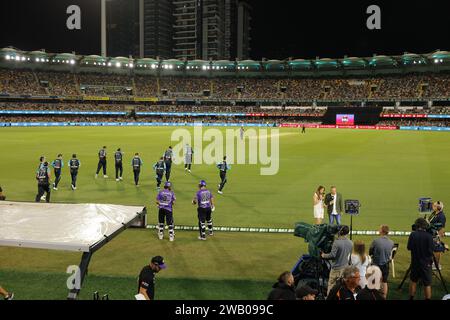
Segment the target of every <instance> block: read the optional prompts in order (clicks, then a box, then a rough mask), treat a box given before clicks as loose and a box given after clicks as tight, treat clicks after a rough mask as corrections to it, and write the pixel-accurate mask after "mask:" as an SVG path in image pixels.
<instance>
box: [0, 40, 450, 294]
mask: <svg viewBox="0 0 450 320" xmlns="http://www.w3.org/2000/svg"><path fill="white" fill-rule="evenodd" d="M449 66H450V53H448V52H445V51H437V52H433V53H429V54H422V55H412V54H405V55H403V56H393V57H387V56H374V57H365V58H344V59H334V60H333V59H318V60H302V59H298V60H286V61H273V60H271V61H231V62H230V61H199V60H196V61H181V60H171V61H164V60H157V59H130V58H123V57H116V58H113V57H99V56H78V55H75V54H52V53H47V52H45V51H33V52H23V51H20V50H17V49H14V48H4V49H1V50H0V131H1V134H2V143H3V146H2V147H3V150H7V151H8V152H2V156H1V157H0V177H1V179H2V181H0V183H1V184H2V185H1V186H2V189H3V195H5V196H6V198H7V200H9V201H30V200H32V199H33V198H34V197H35V189H36V186H35V180H34V179H33V177H34V174H35V171H36V167H37V165H38V163H37V159H38V158H39V156H41V155H46V156H47V160H49V161H51V160H53V157H55V158H56V157H57V155H58V154H62V155H63V156H62V157H63V158H64V161H65V163H67V161H68V160H69V158H70V156H71V155H72V154H73V153H76V155H77V157H78V158H79V159H80V161H81V167H80V170H79V171H80V173H79V178H78V182H77V190H76V191H75V190H71V189H70V182H69V172H68V169H67V166H66V167H65V168H64V169H63V174H62V181H61V183H60V186H59V189H58V190H57V191H56V190H55V192H53V191H52V202H56V203H77V204H83V203H93V202H94V203H113V204H116V205H133V206H141V205H142V206H143V205H145V206H148V207H149V208H151V209H150V210H149V219H150V220H149V226H151V227H152V228H153V227H155V226H156V224H157V222H156V218H155V217H156V214H155V213H156V209H155V208H154V199H155V197H156V191H155V186H156V183H155V178H154V172H153V171H152V170H151V167H152V165H153V163H155V162H156V161H157V160H158V159H159V157H160V156H161V155H162V154H163V152H164V150H166V149H167V148H168V146H169V145H170V144H171V141H170V136H171V133H172V132H173V130H174V129H175V128H176V127H184V126H186V127H187V128H186V130H187V131H188V132H190V133H192V132H193V130H194V129H193V128H191V127H193V126H199V125H200V124H202V125H203V126H205V127H208V126H215V127H218V128H219V131H220V132H222V133H223V132H224V131H225V130H226V127H230V126H233V127H241V126H242V127H256V128H257V127H259V128H263V129H268V132H269V134H270V132H271V129H276V130H278V128H280V132H279V133H277V138H279V139H280V171H279V173H278V174H277V175H274V176H268V177H263V176H260V175H259V171H258V170H257V169H256V168H255V167H254V166H249V165H242V166H240V165H233V166H232V169H231V170H230V173H229V175H228V182H227V185H226V187H225V189H224V194H223V195H222V194H220V195H219V194H217V189H216V186H217V183H218V182H220V180H219V172H218V169H217V168H216V167H214V166H209V165H203V164H202V165H200V164H199V165H197V164H195V163H194V164H193V166H192V174H188V173H187V172H186V171H185V169H184V167H183V166H176V165H174V166H173V172H172V176H171V181H172V182H173V186H174V192H175V193H176V195H177V203H176V206H175V208H174V219H175V230H176V241H175V242H174V243H169V242H168V241H159V240H158V239H157V236H156V232H155V233H153V230H152V232H150V231H149V230H144V229H143V230H132V231H127V232H124V233H123V234H121V235H120V236H119V237H118V238H117V239H116V240H115V241H112V242H111V244H110V245H108V246H106V247H105V249H104V250H101V251H100V252H99V253H98V255H97V256H96V259H94V261H93V262H92V266H91V269H90V271H91V273H90V274H89V276H88V277H87V279H86V289H85V291H84V292H83V291H82V292H81V298H83V299H90V298H91V293H92V292H93V291H101V292H108V293H109V294H110V297H111V298H113V299H132V298H133V297H134V294H135V293H136V292H135V289H136V275H137V274H136V273H137V272H138V271H139V270H140V268H142V265H143V264H144V263H147V262H148V261H147V260H148V258H149V257H150V256H154V255H157V254H161V255H164V257H165V259H166V262H167V264H168V266H169V267H168V269H167V272H165V273H163V274H161V278H160V279H158V281H159V282H158V290H160V291H161V295H158V296H157V297H158V299H160V298H161V299H187V298H188V299H264V298H266V297H267V293H268V291H269V290H270V286H271V285H272V284H273V280H274V279H275V278H276V276H277V275H278V274H280V273H281V272H282V271H283V270H284V269H286V270H289V269H290V268H292V267H293V266H294V264H295V262H296V261H297V260H298V258H299V255H300V254H301V253H306V252H307V245H306V244H304V243H303V242H302V241H299V239H293V237H292V234H291V233H292V232H291V231H292V228H293V227H294V224H295V223H296V222H298V221H301V220H302V221H307V222H312V221H313V215H312V214H313V212H312V195H313V192H314V191H315V190H316V188H317V186H318V185H319V184H324V185H326V189H327V192H328V189H329V186H331V185H337V186H338V190H339V192H342V193H343V194H344V198H345V199H348V198H350V197H351V198H357V199H360V200H361V202H362V203H363V205H364V207H363V209H362V210H363V217H361V218H360V217H357V218H355V229H354V230H355V231H357V232H355V234H354V236H355V237H356V238H357V239H358V240H361V241H364V242H365V243H366V245H367V246H368V245H369V243H371V242H372V241H373V239H374V238H375V237H376V230H377V229H378V228H379V226H380V224H382V223H387V224H389V225H390V227H391V230H392V234H391V235H390V236H391V237H392V238H393V240H394V241H395V242H396V243H398V244H399V252H398V254H397V256H396V261H395V263H396V272H397V276H396V278H395V279H394V278H392V280H391V283H390V285H391V287H393V286H396V285H398V284H399V282H400V281H401V277H402V276H403V274H404V273H405V271H406V269H407V268H408V266H409V261H410V260H409V252H408V251H407V250H406V241H407V238H406V235H408V234H409V231H410V228H411V224H412V223H413V222H414V219H415V218H416V216H417V214H416V211H417V210H416V202H417V201H416V200H417V198H418V197H421V196H424V195H430V196H432V197H434V198H436V199H442V200H443V201H445V197H446V196H448V186H447V185H446V183H447V181H448V179H449V178H450V176H449V171H448V170H447V169H446V168H447V167H448V165H447V159H448V155H449V154H450V149H449V146H450V143H448V142H449V136H448V133H447V132H436V133H434V132H420V131H450V75H449V70H450V67H449ZM338 121H339V122H338ZM53 127H55V128H53ZM119 127H121V128H119ZM298 127H300V128H302V127H305V128H308V130H307V133H306V134H305V135H302V133H301V130H299V129H298ZM309 128H312V130H309ZM341 128H345V129H347V130H334V129H341ZM316 129H317V130H316ZM322 129H323V130H322ZM325 129H327V130H325ZM352 129H367V130H358V131H356V130H352ZM368 129H374V130H368ZM401 130H404V131H401ZM310 133H311V134H310ZM103 145H105V146H108V149H107V150H108V155H107V157H108V161H109V162H108V175H109V176H110V177H111V178H109V179H108V178H105V179H103V178H102V177H100V178H98V179H95V178H94V175H95V168H96V167H97V161H98V158H97V152H98V150H99V148H101V146H103ZM117 148H121V149H122V150H123V151H124V152H125V153H124V157H125V161H126V163H127V164H129V161H131V155H132V154H134V153H135V152H136V153H137V152H138V153H139V155H140V156H141V157H142V159H143V162H144V164H143V170H142V173H141V180H140V181H141V182H140V187H139V188H136V187H135V185H134V183H133V182H132V178H131V176H132V173H131V166H130V165H127V166H124V180H123V181H116V179H114V178H113V174H112V170H113V166H114V165H113V164H112V161H113V158H112V155H113V154H114V152H115V151H116V149H117ZM343 150H344V151H343ZM197 151H198V150H197ZM200 152H201V151H200ZM287 155H288V156H287ZM12 163H20V164H21V168H20V170H11V164H12ZM124 163H125V162H124ZM336 168H339V170H336ZM258 169H259V168H258ZM64 170H65V171H64ZM419 173H420V176H418V174H419ZM203 179H205V180H206V181H207V183H208V187H210V188H211V189H212V190H213V191H214V195H215V196H216V199H217V203H216V210H215V212H214V214H213V217H214V223H215V225H216V226H217V229H216V231H218V233H217V234H215V235H214V238H212V239H210V238H208V241H204V242H200V241H196V240H197V236H198V232H197V230H196V228H198V227H197V212H196V208H195V207H193V206H192V197H193V195H194V194H195V192H196V191H197V190H198V189H197V188H198V182H199V181H200V180H203ZM280 181H283V182H284V184H283V185H281V184H280ZM386 181H393V183H386ZM399 190H408V191H409V192H404V193H401V194H399V192H398V191H399ZM381 193H382V199H381V196H380V194H381ZM280 199H283V201H282V203H280ZM150 205H151V207H150ZM43 206H45V205H44V204H43ZM274 213H275V214H274ZM10 218H11V219H12V220H14V217H10ZM34 218H36V217H34ZM59 218H62V217H59ZM58 221H59V220H58V219H56V220H55V223H54V226H55V228H56V227H57V226H58ZM10 223H12V222H11V221H10ZM343 223H346V224H348V223H349V218H348V217H347V216H344V217H343ZM1 230H2V229H1V227H0V232H1ZM164 240H166V239H164ZM0 244H1V243H0ZM268 248H274V249H276V250H268ZM118 252H120V253H121V254H120V255H119V254H118ZM199 252H201V254H202V259H198V255H199ZM0 254H1V255H2V256H6V257H8V258H7V259H0V260H1V261H0V276H1V278H2V285H5V286H7V287H8V288H13V290H14V291H15V293H16V297H17V299H21V298H24V299H37V298H41V297H42V294H45V295H46V297H48V298H51V299H61V298H64V297H65V294H66V288H65V287H64V285H65V283H66V276H67V275H66V274H65V273H64V272H65V270H66V268H67V266H68V265H73V264H74V263H75V264H77V263H78V262H79V257H78V256H75V255H71V254H64V253H59V252H54V251H51V252H50V251H39V250H31V249H18V248H0ZM446 258H447V257H445V256H444V258H443V260H442V263H443V265H444V269H443V274H444V277H446V278H449V276H450V273H449V271H448V270H449V268H448V267H447V265H446V264H445V263H446ZM29 266H32V267H33V268H32V269H33V270H30V268H29ZM224 266H225V267H224ZM166 274H167V276H166ZM33 279H35V280H36V281H34V280H33ZM111 279H113V280H111ZM30 281H33V283H34V284H35V286H34V288H31V289H30V288H29V286H28V283H29V282H30ZM61 284H63V285H61ZM43 288H46V289H43ZM443 294H444V292H443V290H441V289H440V288H439V282H435V283H434V287H433V298H435V299H438V298H440V297H442V295H443ZM405 297H406V294H405V293H404V292H403V293H400V292H397V291H395V290H391V291H390V293H389V298H390V299H404V298H405Z"/></svg>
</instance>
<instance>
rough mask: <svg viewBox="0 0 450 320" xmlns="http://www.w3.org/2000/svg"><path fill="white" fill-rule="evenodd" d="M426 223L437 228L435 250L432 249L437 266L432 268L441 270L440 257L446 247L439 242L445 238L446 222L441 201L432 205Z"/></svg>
mask: <svg viewBox="0 0 450 320" xmlns="http://www.w3.org/2000/svg"><path fill="white" fill-rule="evenodd" d="M427 221H428V223H429V224H431V225H435V226H437V230H436V231H437V237H435V239H434V240H435V242H436V245H435V248H434V257H435V258H436V263H437V266H434V267H436V268H439V270H441V264H440V260H441V256H442V253H443V252H444V251H445V249H446V246H445V244H444V243H442V242H441V240H442V239H443V238H444V237H445V229H444V228H445V223H446V222H447V219H446V217H445V214H444V204H443V203H442V202H441V201H436V202H435V203H433V212H432V213H431V215H430V217H429V218H428V220H427Z"/></svg>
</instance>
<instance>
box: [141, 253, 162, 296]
mask: <svg viewBox="0 0 450 320" xmlns="http://www.w3.org/2000/svg"><path fill="white" fill-rule="evenodd" d="M163 269H166V265H165V263H164V258H163V257H161V256H156V257H153V258H152V260H151V262H150V264H149V265H148V266H145V267H144V268H143V269H142V271H141V273H140V274H139V284H138V293H140V294H142V295H143V296H144V297H145V300H154V299H155V274H157V273H158V272H159V271H161V270H163Z"/></svg>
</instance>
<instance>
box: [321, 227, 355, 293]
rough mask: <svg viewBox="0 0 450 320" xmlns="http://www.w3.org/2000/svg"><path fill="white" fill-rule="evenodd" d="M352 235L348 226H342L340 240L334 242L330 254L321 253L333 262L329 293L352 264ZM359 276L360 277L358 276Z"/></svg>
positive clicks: (329, 279) (339, 233) (329, 278)
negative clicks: (346, 268) (350, 236)
mask: <svg viewBox="0 0 450 320" xmlns="http://www.w3.org/2000/svg"><path fill="white" fill-rule="evenodd" d="M349 233H350V229H349V228H348V226H342V228H341V229H340V230H339V232H338V238H337V239H336V240H334V242H333V246H332V247H331V252H330V253H328V254H327V253H323V252H322V253H321V254H320V256H321V257H322V259H325V260H333V262H332V264H331V271H330V275H329V277H328V293H329V292H330V290H331V289H332V288H333V286H334V285H335V283H336V281H337V280H338V279H339V278H340V277H341V276H342V273H343V272H344V269H345V267H347V266H348V265H349V264H350V256H351V254H352V251H353V242H352V241H350V240H349V239H348V238H347V235H348V234H349ZM358 276H359V275H358Z"/></svg>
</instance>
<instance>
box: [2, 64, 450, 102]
mask: <svg viewBox="0 0 450 320" xmlns="http://www.w3.org/2000/svg"><path fill="white" fill-rule="evenodd" d="M205 91H209V97H211V98H215V99H266V100H267V99H298V100H307V101H312V100H362V99H420V98H424V99H428V98H448V97H449V96H450V76H449V75H448V74H434V75H407V76H401V77H392V76H388V77H383V78H363V79H343V78H337V79H322V78H317V79H298V78H296V79H294V78H291V79H286V78H284V79H268V78H232V77H230V78H206V77H204V78H200V77H196V78H195V77H158V78H157V77H152V76H141V75H136V76H133V75H116V74H87V73H83V74H80V73H62V72H40V71H39V72H37V71H36V72H32V71H24V70H0V93H3V94H5V93H8V94H33V95H68V96H71V95H97V96H114V97H115V96H137V97H169V98H183V97H192V98H204V99H208V95H206V96H204V92H205Z"/></svg>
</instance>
